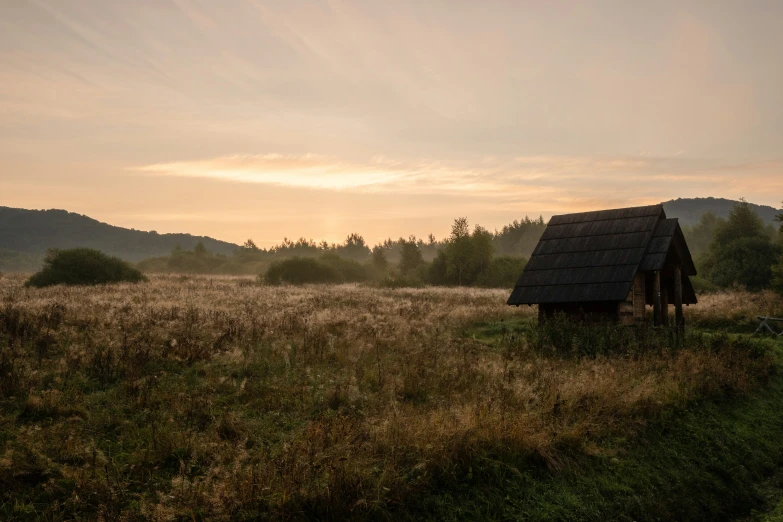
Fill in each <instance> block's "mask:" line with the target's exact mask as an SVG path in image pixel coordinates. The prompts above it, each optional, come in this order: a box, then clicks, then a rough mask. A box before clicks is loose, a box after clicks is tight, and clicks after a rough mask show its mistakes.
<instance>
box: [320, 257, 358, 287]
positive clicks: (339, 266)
mask: <svg viewBox="0 0 783 522" xmlns="http://www.w3.org/2000/svg"><path fill="white" fill-rule="evenodd" d="M319 261H320V262H321V263H323V264H325V265H327V266H330V267H332V268H333V269H334V270H336V271H337V273H338V274H340V278H341V279H342V281H344V282H346V283H359V282H362V281H366V280H367V279H368V277H369V274H368V271H367V267H366V266H364V265H362V264H361V263H359V262H358V261H354V260H353V259H346V258H344V257H340V256H339V255H337V254H334V253H327V254H324V255H322V256H321V257H320V259H319Z"/></svg>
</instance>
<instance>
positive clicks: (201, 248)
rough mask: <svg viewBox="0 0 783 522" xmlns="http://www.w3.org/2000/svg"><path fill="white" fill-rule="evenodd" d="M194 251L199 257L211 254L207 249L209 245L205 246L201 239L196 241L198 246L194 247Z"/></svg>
mask: <svg viewBox="0 0 783 522" xmlns="http://www.w3.org/2000/svg"><path fill="white" fill-rule="evenodd" d="M193 252H195V254H196V255H197V256H199V257H204V256H206V255H208V254H209V251H208V250H207V247H205V246H204V243H202V242H201V241H199V242H198V243H196V246H195V247H193Z"/></svg>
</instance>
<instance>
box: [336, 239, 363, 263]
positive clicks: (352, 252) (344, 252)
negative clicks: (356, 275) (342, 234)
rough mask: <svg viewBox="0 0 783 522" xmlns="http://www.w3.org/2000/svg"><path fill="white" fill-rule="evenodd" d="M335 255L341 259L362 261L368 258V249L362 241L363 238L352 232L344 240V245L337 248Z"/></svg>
mask: <svg viewBox="0 0 783 522" xmlns="http://www.w3.org/2000/svg"><path fill="white" fill-rule="evenodd" d="M337 253H338V254H339V255H341V256H343V257H347V258H349V259H354V260H356V261H364V260H366V259H367V257H369V256H370V248H369V247H368V246H367V243H365V241H364V237H362V236H361V235H359V234H357V233H356V232H353V233H351V234H349V235H348V237H346V238H345V243H344V244H343V245H341V246H339V247H337Z"/></svg>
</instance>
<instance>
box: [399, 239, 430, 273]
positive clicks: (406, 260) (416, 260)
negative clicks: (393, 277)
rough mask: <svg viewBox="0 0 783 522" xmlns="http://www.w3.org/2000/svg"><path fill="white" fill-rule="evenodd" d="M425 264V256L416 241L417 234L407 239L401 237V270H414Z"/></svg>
mask: <svg viewBox="0 0 783 522" xmlns="http://www.w3.org/2000/svg"><path fill="white" fill-rule="evenodd" d="M423 264H424V257H423V256H422V255H421V250H420V249H419V245H418V243H417V242H416V236H410V237H409V238H408V240H407V241H406V240H404V239H400V271H401V272H403V273H408V272H412V271H414V270H416V269H417V268H419V267H420V266H421V265H423Z"/></svg>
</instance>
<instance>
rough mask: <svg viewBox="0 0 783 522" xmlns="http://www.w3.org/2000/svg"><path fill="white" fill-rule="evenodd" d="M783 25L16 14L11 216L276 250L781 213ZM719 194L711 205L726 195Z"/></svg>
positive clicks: (706, 15) (6, 175)
mask: <svg viewBox="0 0 783 522" xmlns="http://www.w3.org/2000/svg"><path fill="white" fill-rule="evenodd" d="M781 15H783V4H780V3H775V2H767V3H758V4H754V9H752V10H751V9H747V7H746V6H744V5H743V4H739V3H732V2H714V3H710V4H708V5H701V6H696V5H689V6H682V5H678V4H677V3H675V2H664V3H659V4H655V5H648V6H641V7H640V6H628V5H627V4H625V3H622V2H601V3H598V4H592V5H576V4H569V3H567V2H562V3H559V2H558V3H552V4H547V5H539V4H526V5H522V4H513V3H507V2H501V1H497V2H490V3H488V4H482V5H481V6H478V5H474V4H471V3H467V2H465V3H463V2H450V3H442V2H433V3H429V4H427V5H417V4H415V3H404V2H403V3H398V4H394V5H388V4H384V3H380V2H361V3H358V2H356V3H354V2H343V1H331V2H327V3H320V2H311V3H305V2H291V3H286V4H285V5H284V6H280V5H274V4H266V3H264V2H247V3H236V4H232V5H230V6H221V7H220V8H216V7H213V6H209V5H199V4H197V3H193V2H188V1H185V0H182V1H180V0H177V1H173V2H167V3H157V4H155V5H154V6H152V5H144V6H142V5H136V4H133V5H128V4H125V3H122V2H117V1H114V2H110V1H107V2H97V1H82V2H73V3H68V4H58V3H48V2H44V1H39V0H34V1H30V2H16V3H9V4H7V5H3V6H0V80H2V81H0V154H2V155H3V158H4V160H5V161H4V165H3V167H2V168H3V170H2V176H0V205H2V206H9V207H17V208H36V209H45V208H59V209H64V210H67V211H69V212H76V213H78V214H82V215H87V216H89V217H91V218H94V219H97V220H98V221H101V222H104V223H109V224H112V225H115V226H121V227H124V228H134V229H137V230H156V231H158V232H160V233H191V234H193V235H203V236H208V237H213V238H219V239H221V240H224V241H229V242H232V243H237V244H241V243H242V242H244V241H245V240H246V239H248V238H252V239H253V240H254V241H255V242H256V244H258V245H259V246H261V247H265V248H266V247H269V246H271V245H274V244H279V243H280V242H281V241H282V239H283V237H289V238H291V239H295V238H299V237H306V238H313V239H316V238H317V239H325V240H327V241H329V242H341V241H343V239H344V238H345V236H346V235H347V234H349V233H351V232H354V231H355V232H359V233H360V234H362V235H363V236H364V237H365V239H366V240H367V241H368V243H376V242H378V241H379V240H383V239H385V238H388V237H392V238H396V237H399V236H403V237H407V236H408V235H409V234H411V233H414V234H415V235H416V236H417V237H426V236H427V234H429V233H433V234H435V236H436V237H437V238H439V239H441V238H443V237H444V236H445V235H447V234H448V230H449V227H450V225H451V223H452V221H453V219H454V218H455V217H458V216H467V217H468V218H469V220H470V222H471V225H475V224H481V225H482V226H484V227H485V228H487V229H489V230H493V229H495V228H501V227H502V226H503V225H505V224H508V223H510V222H512V221H513V220H514V219H521V218H522V217H523V216H525V215H529V216H530V217H531V219H532V218H537V217H538V216H539V215H541V216H543V217H544V219H545V221H546V220H547V219H548V218H549V217H551V215H554V214H562V213H569V212H579V211H584V210H595V209H600V208H617V207H627V206H637V205H645V204H654V203H659V202H663V201H668V200H671V199H676V198H678V197H681V198H688V197H701V195H702V194H703V193H705V192H709V193H711V194H712V195H713V196H714V197H716V198H726V199H733V200H736V199H739V198H740V197H743V196H744V197H745V198H747V199H748V201H751V202H753V203H756V204H763V205H769V206H772V207H775V208H778V206H779V204H780V199H781V197H782V196H781V194H783V153H781V152H780V150H779V147H780V143H783V123H781V122H783V102H781V100H780V97H779V95H778V93H777V86H778V85H780V83H781V81H783V69H781V68H780V67H779V66H778V64H777V62H778V57H777V52H776V51H778V50H779V49H781V48H783V33H781V32H780V31H779V30H777V27H776V22H777V20H779V19H780V18H781ZM705 187H709V190H708V191H706V190H705Z"/></svg>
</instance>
